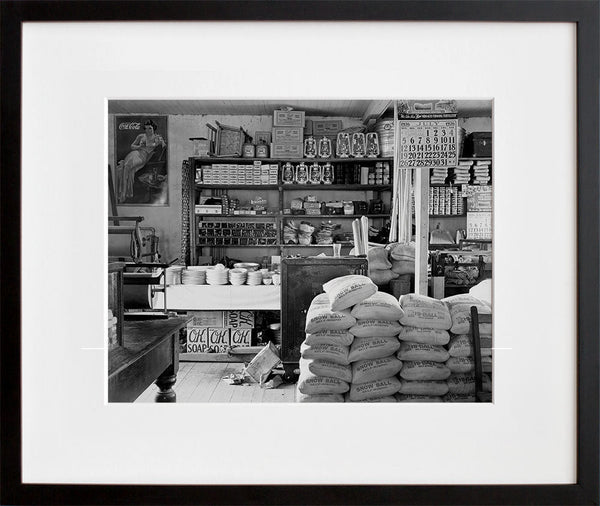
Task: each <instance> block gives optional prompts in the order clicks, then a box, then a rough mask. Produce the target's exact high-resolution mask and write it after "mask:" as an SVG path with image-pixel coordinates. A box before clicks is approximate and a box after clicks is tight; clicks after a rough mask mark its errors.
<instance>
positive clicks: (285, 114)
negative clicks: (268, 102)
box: [273, 109, 304, 128]
mask: <svg viewBox="0 0 600 506" xmlns="http://www.w3.org/2000/svg"><path fill="white" fill-rule="evenodd" d="M273 126H274V127H302V128H304V111H286V110H279V109H276V110H275V111H273Z"/></svg>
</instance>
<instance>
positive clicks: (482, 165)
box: [473, 160, 492, 185]
mask: <svg viewBox="0 0 600 506" xmlns="http://www.w3.org/2000/svg"><path fill="white" fill-rule="evenodd" d="M491 165H492V162H491V161H489V160H488V161H477V162H475V166H474V167H473V184H477V185H484V184H488V183H489V182H490V179H491V177H490V166H491Z"/></svg>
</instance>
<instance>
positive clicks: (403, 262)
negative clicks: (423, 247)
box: [385, 242, 415, 275]
mask: <svg viewBox="0 0 600 506" xmlns="http://www.w3.org/2000/svg"><path fill="white" fill-rule="evenodd" d="M385 249H386V250H387V251H388V254H389V258H390V260H391V262H392V272H395V273H396V274H398V275H404V274H414V273H415V243H414V242H407V243H403V242H393V243H390V244H388V245H387V246H386V247H385Z"/></svg>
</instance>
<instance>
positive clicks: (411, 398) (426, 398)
mask: <svg viewBox="0 0 600 506" xmlns="http://www.w3.org/2000/svg"><path fill="white" fill-rule="evenodd" d="M396 399H397V401H398V402H443V401H442V397H440V396H436V395H413V394H396Z"/></svg>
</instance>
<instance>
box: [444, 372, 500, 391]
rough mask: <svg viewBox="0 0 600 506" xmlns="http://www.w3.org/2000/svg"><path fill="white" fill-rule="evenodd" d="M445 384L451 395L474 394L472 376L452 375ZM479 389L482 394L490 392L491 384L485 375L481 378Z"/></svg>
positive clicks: (473, 379) (473, 377)
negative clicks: (480, 388)
mask: <svg viewBox="0 0 600 506" xmlns="http://www.w3.org/2000/svg"><path fill="white" fill-rule="evenodd" d="M446 383H447V384H448V392H449V393H451V394H474V393H475V376H474V375H472V374H453V375H452V376H450V377H449V378H448V379H447V380H446ZM481 387H482V390H483V391H484V392H491V391H492V382H491V380H490V377H489V376H488V375H487V374H483V375H482V376H481Z"/></svg>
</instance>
